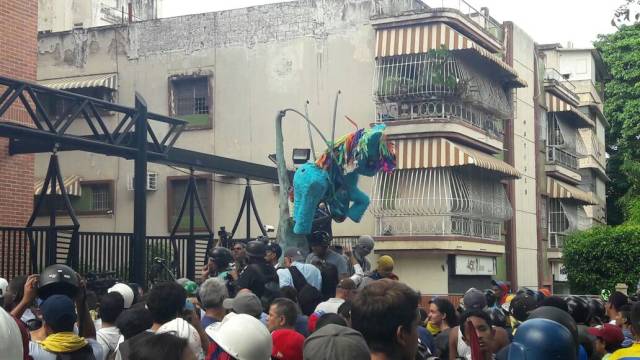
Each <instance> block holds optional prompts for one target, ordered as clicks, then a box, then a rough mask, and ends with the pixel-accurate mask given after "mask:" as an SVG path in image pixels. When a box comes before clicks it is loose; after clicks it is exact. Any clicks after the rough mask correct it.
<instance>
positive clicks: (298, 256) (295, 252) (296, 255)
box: [284, 248, 304, 261]
mask: <svg viewBox="0 0 640 360" xmlns="http://www.w3.org/2000/svg"><path fill="white" fill-rule="evenodd" d="M284 257H288V258H291V259H293V261H302V260H304V255H302V251H300V249H298V248H288V249H287V251H285V253H284Z"/></svg>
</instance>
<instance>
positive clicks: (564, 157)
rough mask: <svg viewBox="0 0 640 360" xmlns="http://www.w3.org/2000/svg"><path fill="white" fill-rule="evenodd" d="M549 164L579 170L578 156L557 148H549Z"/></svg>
mask: <svg viewBox="0 0 640 360" xmlns="http://www.w3.org/2000/svg"><path fill="white" fill-rule="evenodd" d="M547 162H551V163H556V164H560V165H563V166H566V167H568V168H570V169H573V170H578V156H577V155H575V154H572V153H570V152H568V151H566V150H564V149H561V148H559V147H556V146H547Z"/></svg>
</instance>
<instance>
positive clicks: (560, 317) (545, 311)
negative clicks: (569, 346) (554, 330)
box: [518, 306, 580, 353]
mask: <svg viewBox="0 0 640 360" xmlns="http://www.w3.org/2000/svg"><path fill="white" fill-rule="evenodd" d="M531 319H548V320H553V321H555V322H557V323H558V324H560V325H562V326H564V327H566V328H567V330H569V332H570V333H571V337H572V338H573V346H574V351H575V352H576V353H577V351H578V345H579V344H580V341H579V339H578V327H577V325H576V321H575V320H573V318H572V317H571V315H569V313H567V312H566V311H563V310H560V309H558V308H557V307H553V306H541V307H539V308H537V309H535V310H533V311H532V312H531V314H529V318H528V320H527V321H529V320H531ZM518 331H520V330H518Z"/></svg>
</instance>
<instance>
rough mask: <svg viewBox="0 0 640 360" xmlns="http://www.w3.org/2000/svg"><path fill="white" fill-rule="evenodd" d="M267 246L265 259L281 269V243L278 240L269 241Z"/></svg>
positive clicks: (275, 267)
mask: <svg viewBox="0 0 640 360" xmlns="http://www.w3.org/2000/svg"><path fill="white" fill-rule="evenodd" d="M265 247H266V254H267V255H266V256H265V258H264V259H265V260H266V261H267V264H269V265H271V266H273V268H274V269H276V270H278V269H280V268H281V265H280V257H281V256H282V248H281V247H280V244H278V243H277V242H273V241H268V242H267V243H266V245H265Z"/></svg>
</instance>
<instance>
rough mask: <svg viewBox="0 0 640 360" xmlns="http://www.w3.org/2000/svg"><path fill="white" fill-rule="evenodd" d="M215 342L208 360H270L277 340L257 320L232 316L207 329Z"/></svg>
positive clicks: (245, 315) (240, 315) (234, 314)
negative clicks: (274, 341)
mask: <svg viewBox="0 0 640 360" xmlns="http://www.w3.org/2000/svg"><path fill="white" fill-rule="evenodd" d="M206 332H207V335H208V336H209V337H210V338H211V339H212V341H211V343H210V344H209V350H208V351H207V357H206V359H207V360H230V359H234V360H270V359H271V353H272V348H273V340H272V338H271V334H270V333H269V330H267V328H266V327H265V326H264V325H263V324H262V323H261V322H260V320H258V319H256V318H255V317H253V316H250V315H247V314H236V313H230V314H228V315H227V316H225V317H224V319H223V320H222V321H221V322H218V323H215V324H212V325H210V326H208V327H207V329H206Z"/></svg>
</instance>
